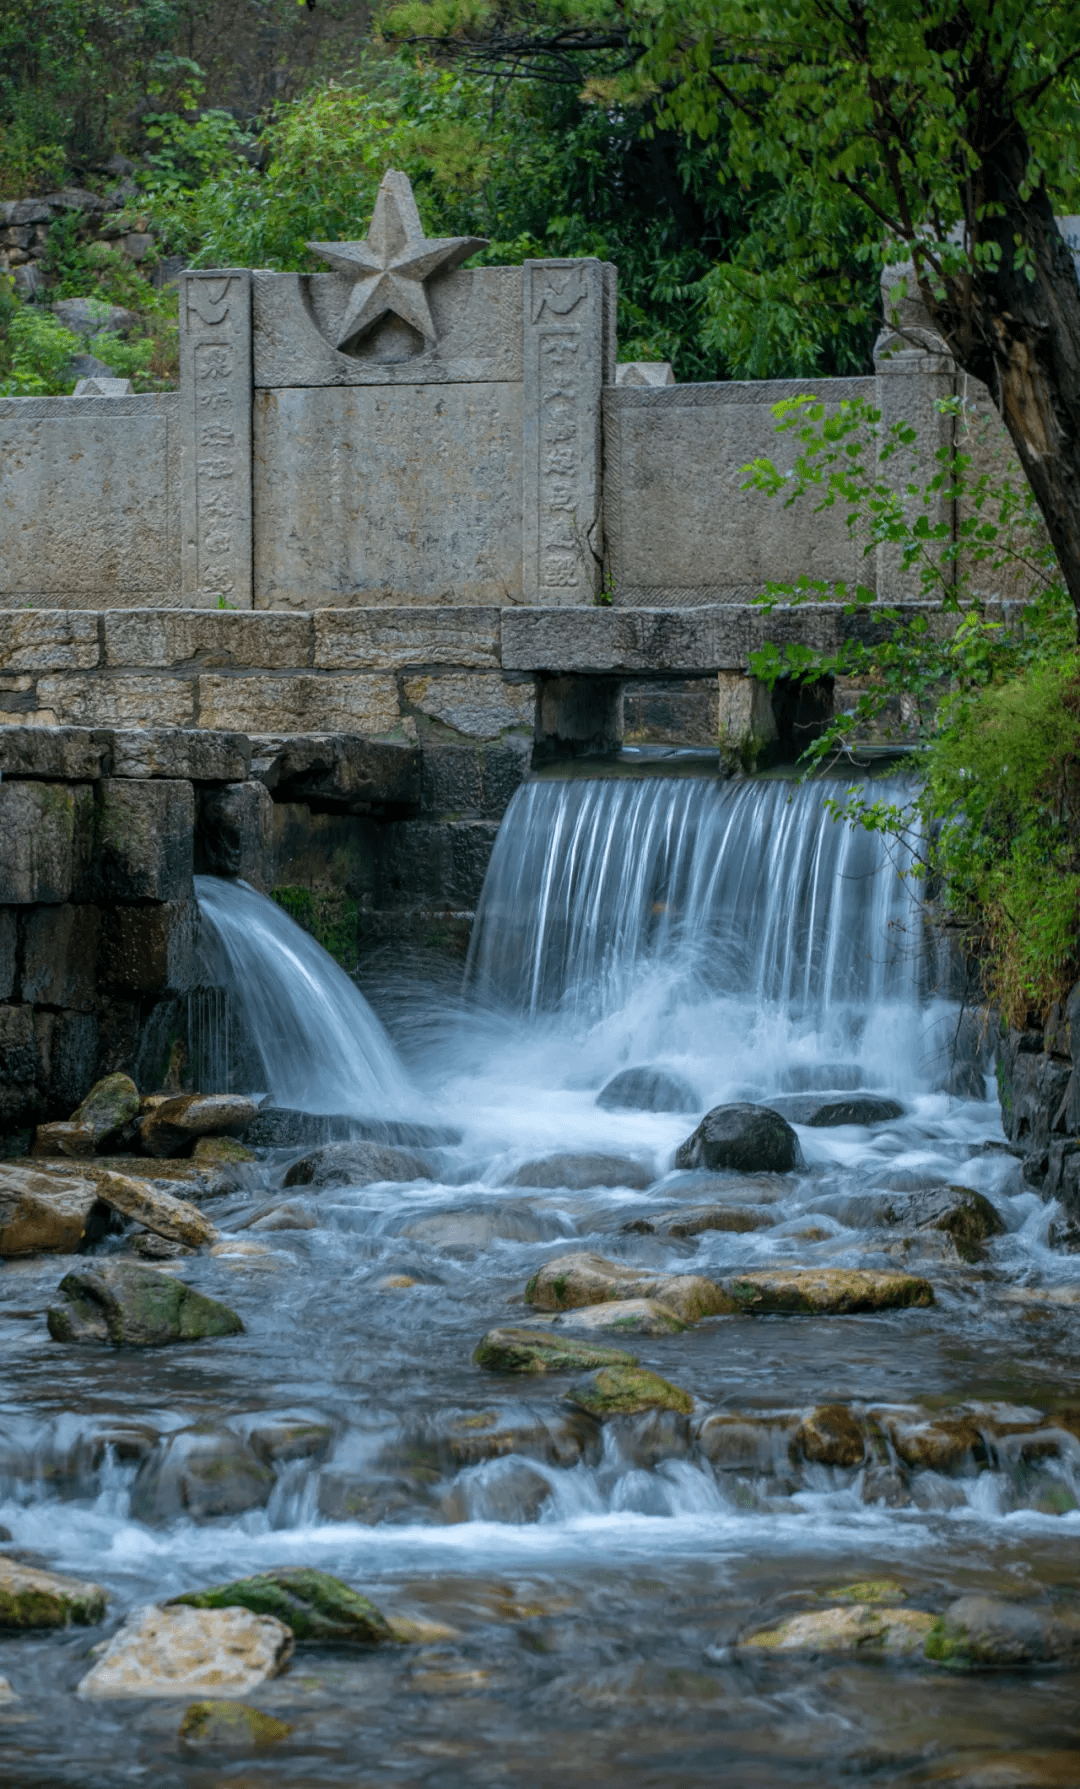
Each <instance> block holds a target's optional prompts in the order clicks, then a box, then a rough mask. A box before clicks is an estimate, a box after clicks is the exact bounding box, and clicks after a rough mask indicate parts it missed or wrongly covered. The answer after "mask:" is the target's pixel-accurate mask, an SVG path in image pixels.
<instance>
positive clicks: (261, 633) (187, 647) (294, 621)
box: [103, 609, 312, 781]
mask: <svg viewBox="0 0 1080 1789" xmlns="http://www.w3.org/2000/svg"><path fill="white" fill-rule="evenodd" d="M311 627H312V623H311V617H310V615H255V614H252V613H251V611H250V610H248V611H247V612H245V611H244V610H243V609H235V610H230V609H209V610H208V609H173V610H169V611H162V610H158V611H154V610H152V609H126V610H123V609H121V610H117V611H116V612H115V613H114V614H111V615H106V617H105V620H104V623H103V628H104V635H105V663H106V664H107V665H113V666H117V667H120V668H126V667H138V668H139V669H140V670H142V669H146V668H147V667H150V666H154V667H159V668H161V669H163V670H164V669H183V668H190V667H191V666H195V665H197V666H200V667H205V668H207V669H214V668H216V667H222V668H226V667H227V668H229V669H234V668H240V669H244V668H249V667H250V668H253V669H256V670H265V671H294V670H297V669H299V668H300V667H301V666H304V665H307V664H309V663H310V661H311V638H312V634H311ZM226 737H227V736H226ZM185 743H186V742H185V741H183V740H180V741H178V743H177V748H176V749H177V751H178V752H181V753H182V752H183V751H184V749H185ZM219 749H220V748H219ZM232 749H234V750H235V747H234V748H232ZM157 774H158V775H166V776H167V775H170V774H171V775H174V776H183V775H189V774H190V772H186V771H179V770H177V771H173V772H169V771H159V772H157ZM239 775H242V772H241V771H237V770H232V771H229V770H226V771H225V773H224V775H223V777H222V778H221V780H222V781H233V780H235V779H236V777H237V776H239ZM214 780H215V781H216V780H217V779H216V778H215V779H214Z"/></svg>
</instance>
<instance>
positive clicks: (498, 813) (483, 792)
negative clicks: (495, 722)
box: [422, 734, 532, 820]
mask: <svg viewBox="0 0 1080 1789" xmlns="http://www.w3.org/2000/svg"><path fill="white" fill-rule="evenodd" d="M531 757H532V740H531V739H522V738H515V737H511V738H509V739H506V740H503V741H501V742H500V743H499V744H497V745H493V744H477V745H448V744H445V743H443V742H442V741H441V740H440V741H436V740H434V739H433V737H432V736H431V735H430V734H429V735H428V737H427V739H425V741H424V746H423V799H422V807H423V811H424V813H425V814H442V815H446V816H450V815H459V814H475V815H477V816H478V817H480V818H482V819H485V820H501V819H502V817H503V815H504V813H505V812H506V810H507V808H508V807H509V805H510V801H511V798H512V796H513V794H514V791H515V790H516V789H517V788H518V786H519V784H520V783H521V781H522V779H523V778H524V777H526V776H527V775H528V773H529V763H530V760H531Z"/></svg>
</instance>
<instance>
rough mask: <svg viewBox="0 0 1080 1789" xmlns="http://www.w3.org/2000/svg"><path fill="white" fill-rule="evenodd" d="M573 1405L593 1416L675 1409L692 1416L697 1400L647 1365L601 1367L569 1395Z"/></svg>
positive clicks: (626, 1414) (631, 1414)
mask: <svg viewBox="0 0 1080 1789" xmlns="http://www.w3.org/2000/svg"><path fill="white" fill-rule="evenodd" d="M566 1396H567V1399H568V1400H569V1402H570V1403H571V1404H576V1405H577V1407H578V1409H579V1410H584V1411H586V1412H587V1413H588V1414H589V1415H590V1416H595V1417H599V1418H601V1419H603V1418H604V1417H608V1416H637V1415H640V1413H641V1412H642V1411H645V1410H672V1411H675V1412H676V1413H677V1414H678V1415H680V1416H689V1414H690V1412H691V1410H692V1409H693V1408H694V1400H693V1398H692V1397H691V1396H690V1393H689V1392H688V1391H683V1389H682V1387H681V1386H678V1385H671V1384H669V1382H668V1381H667V1380H666V1379H661V1378H660V1377H659V1375H658V1374H656V1373H650V1372H648V1371H647V1370H646V1369H645V1368H644V1367H638V1366H613V1367H598V1368H597V1369H596V1371H595V1372H593V1373H589V1374H588V1375H587V1376H586V1377H585V1378H584V1379H578V1380H576V1381H575V1383H574V1384H573V1385H572V1386H571V1387H570V1389H569V1391H568V1392H567V1394H566Z"/></svg>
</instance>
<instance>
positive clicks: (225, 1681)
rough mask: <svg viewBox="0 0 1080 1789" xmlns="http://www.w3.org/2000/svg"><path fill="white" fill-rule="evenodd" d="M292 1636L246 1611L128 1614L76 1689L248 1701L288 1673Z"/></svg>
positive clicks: (170, 1610)
mask: <svg viewBox="0 0 1080 1789" xmlns="http://www.w3.org/2000/svg"><path fill="white" fill-rule="evenodd" d="M293 1645H294V1642H293V1636H292V1633H291V1631H290V1630H289V1628H287V1627H286V1626H285V1624H284V1622H281V1621H276V1620H275V1619H274V1618H273V1616H270V1615H252V1614H251V1613H250V1612H249V1611H248V1610H247V1609H184V1608H177V1607H175V1606H172V1607H169V1608H164V1609H159V1608H157V1607H156V1606H155V1605H154V1604H152V1603H151V1604H150V1605H149V1606H148V1607H147V1608H143V1609H137V1610H136V1611H135V1613H134V1615H129V1617H128V1619H127V1621H125V1623H124V1625H123V1627H122V1628H120V1630H119V1632H118V1633H116V1634H114V1635H113V1638H112V1639H111V1640H110V1641H109V1644H108V1646H107V1647H106V1648H105V1651H104V1653H103V1654H102V1656H101V1658H100V1659H99V1660H98V1662H97V1664H96V1665H94V1667H93V1669H92V1670H90V1671H88V1672H87V1674H86V1676H85V1677H84V1678H83V1680H82V1682H81V1683H80V1684H79V1687H78V1689H77V1690H76V1692H75V1693H76V1695H78V1696H90V1697H112V1696H200V1695H206V1694H207V1693H208V1692H209V1693H210V1694H220V1693H221V1692H222V1691H225V1692H232V1693H233V1694H234V1695H245V1694H246V1693H247V1691H249V1690H253V1689H255V1688H257V1686H258V1685H259V1684H260V1683H265V1682H266V1681H267V1679H268V1678H271V1677H276V1676H277V1675H278V1674H279V1672H281V1671H283V1670H284V1669H285V1666H286V1665H287V1664H288V1662H289V1659H290V1657H291V1655H292V1650H293Z"/></svg>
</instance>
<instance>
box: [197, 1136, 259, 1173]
mask: <svg viewBox="0 0 1080 1789" xmlns="http://www.w3.org/2000/svg"><path fill="white" fill-rule="evenodd" d="M191 1159H192V1161H193V1162H202V1163H205V1165H206V1166H207V1167H229V1168H231V1167H240V1166H242V1165H243V1164H244V1163H246V1162H253V1161H255V1159H256V1156H255V1152H254V1150H252V1149H249V1148H248V1146H247V1144H246V1143H241V1142H240V1141H239V1140H238V1139H237V1138H236V1137H197V1138H196V1139H195V1147H194V1149H193V1150H192V1152H191Z"/></svg>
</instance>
